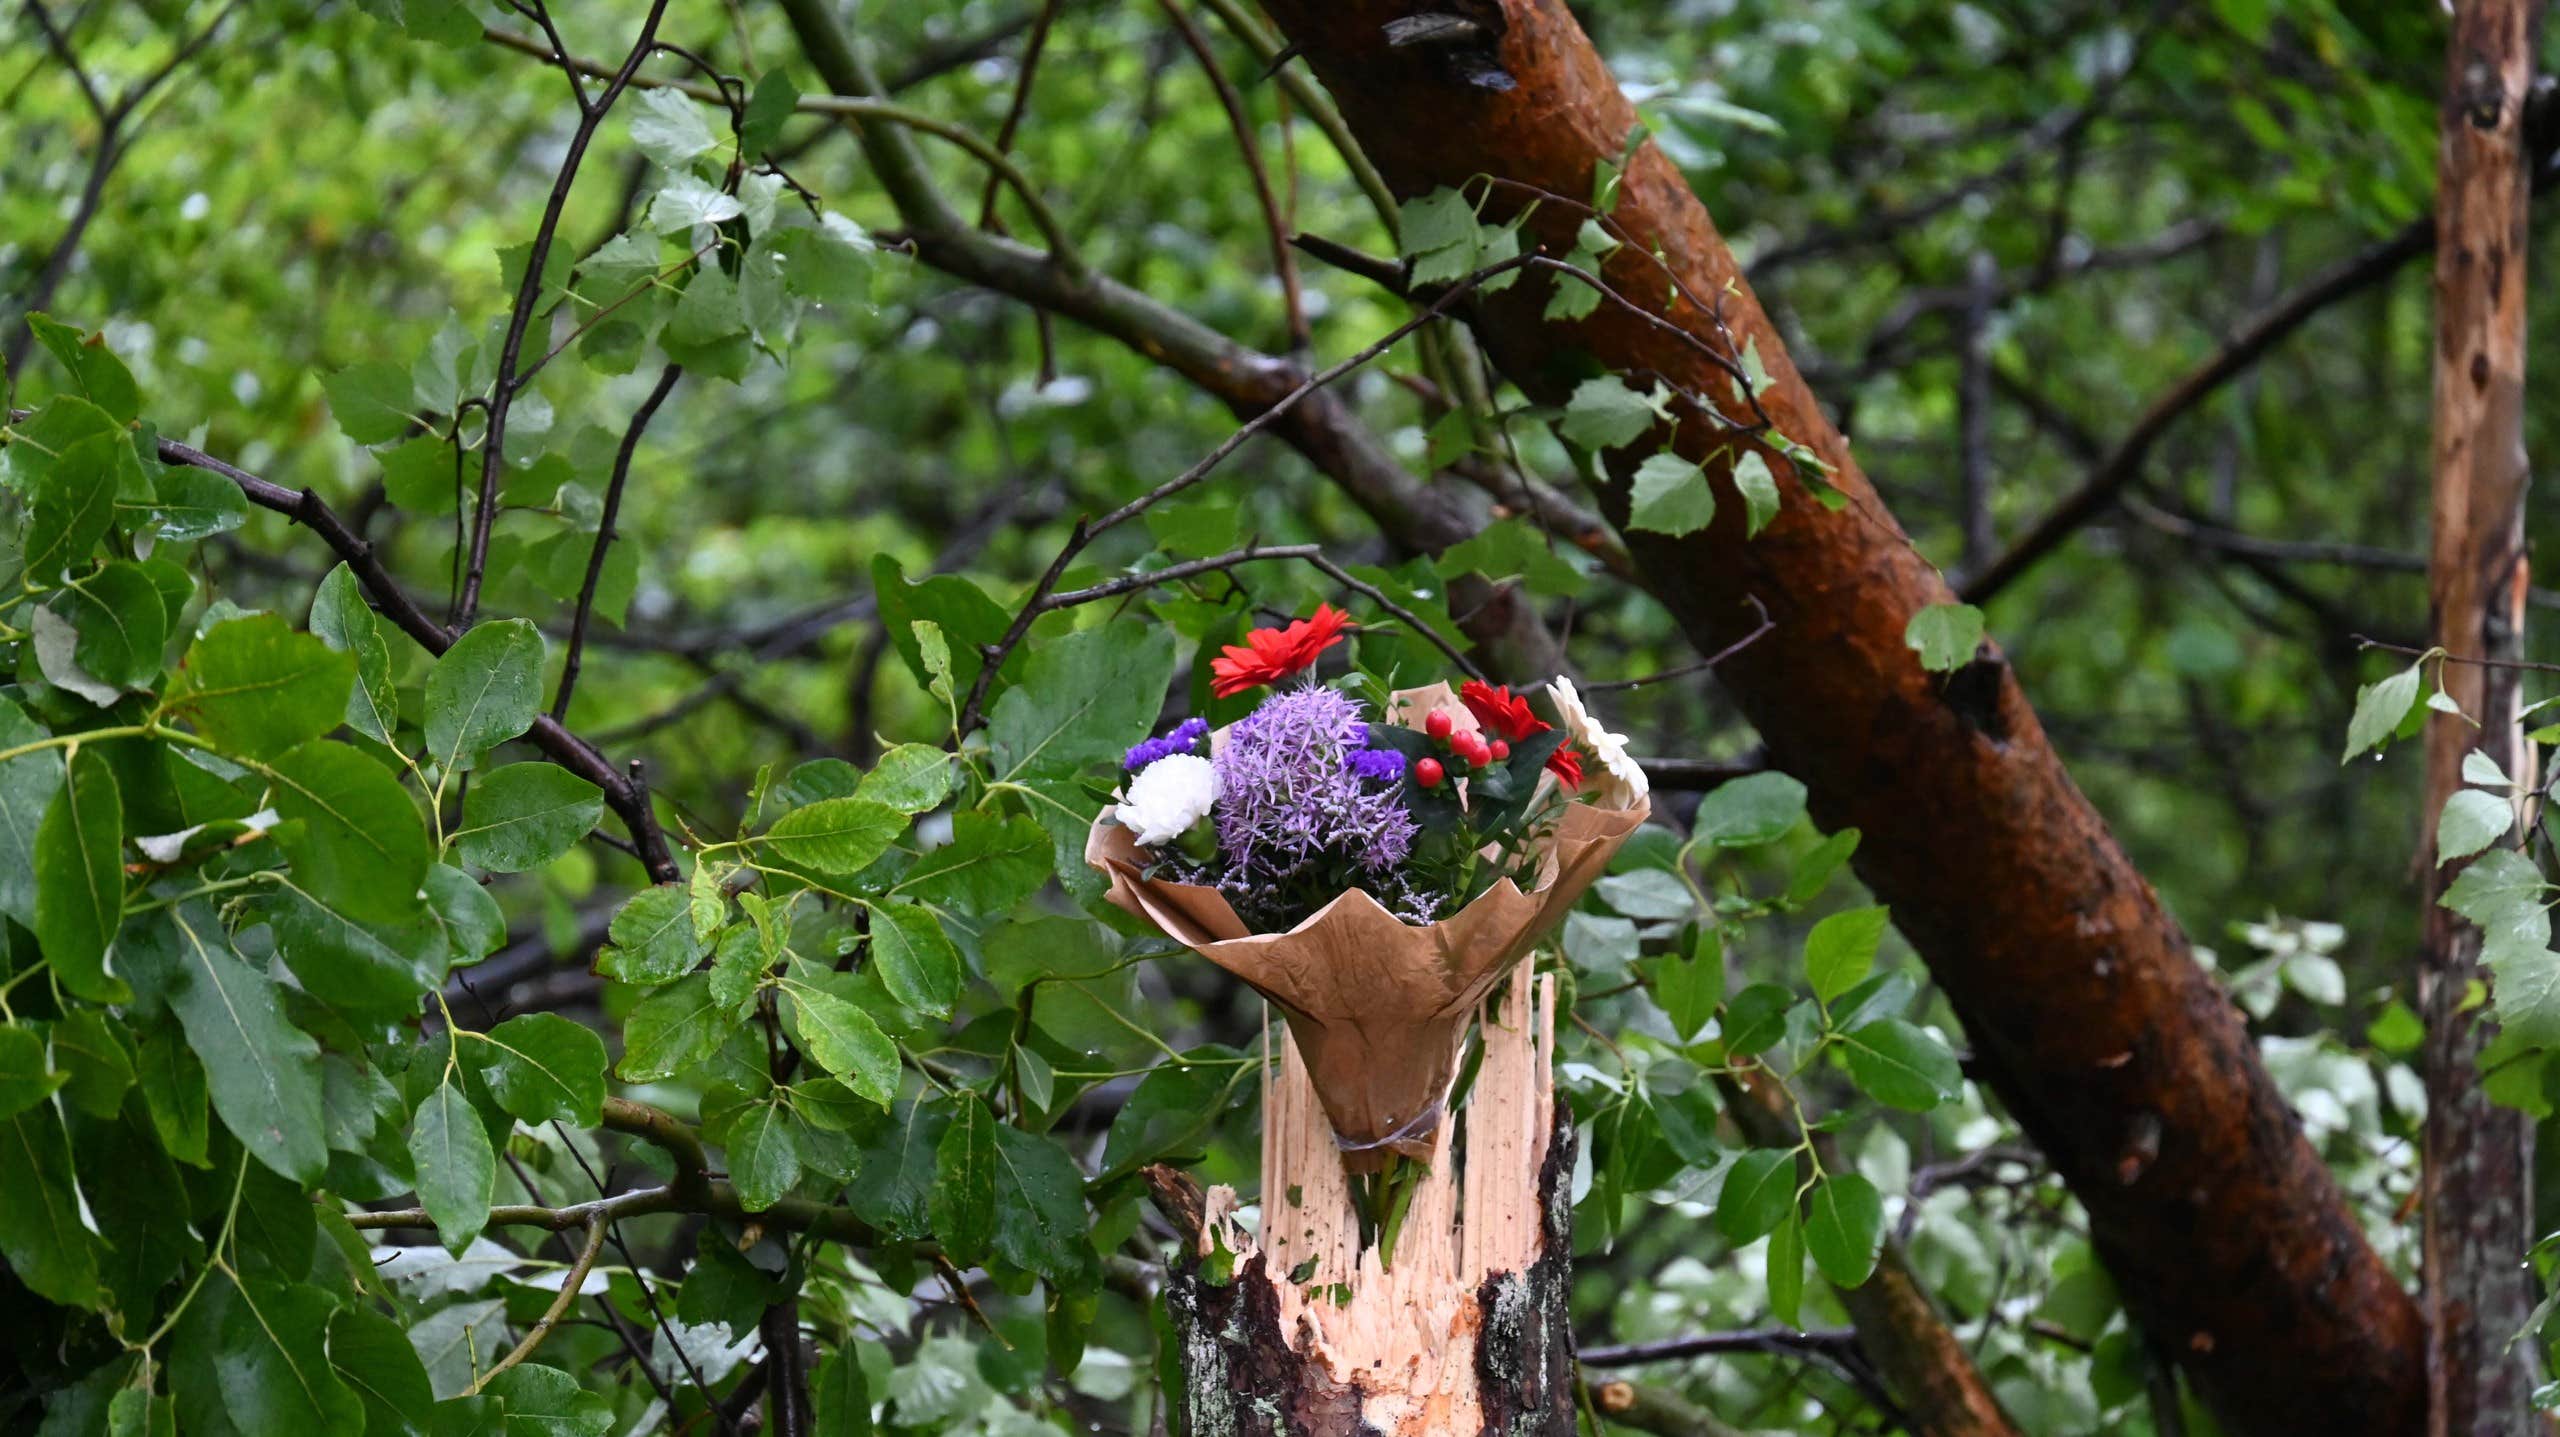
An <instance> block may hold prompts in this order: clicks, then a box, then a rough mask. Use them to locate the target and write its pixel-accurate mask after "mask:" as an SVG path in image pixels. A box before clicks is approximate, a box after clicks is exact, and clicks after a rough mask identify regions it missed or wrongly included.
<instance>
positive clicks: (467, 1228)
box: [409, 1073, 497, 1255]
mask: <svg viewBox="0 0 2560 1437" xmlns="http://www.w3.org/2000/svg"><path fill="white" fill-rule="evenodd" d="M409 1161H410V1164H411V1165H412V1170H413V1171H415V1172H416V1173H417V1175H418V1181H417V1188H418V1203H419V1205H420V1206H422V1207H424V1208H425V1209H426V1210H427V1216H428V1217H430V1218H433V1219H434V1220H435V1225H436V1236H437V1237H439V1238H441V1239H443V1240H444V1245H445V1247H446V1249H447V1250H448V1251H451V1252H453V1253H455V1254H456V1255H459V1254H460V1253H461V1251H462V1250H463V1249H464V1248H466V1247H469V1246H470V1245H471V1240H472V1239H473V1238H475V1237H478V1236H479V1235H480V1230H481V1229H482V1228H483V1227H486V1226H488V1223H489V1194H490V1192H491V1190H492V1188H493V1186H494V1185H495V1183H496V1181H497V1155H496V1154H495V1153H494V1152H493V1151H491V1149H490V1147H489V1130H488V1128H487V1127H486V1126H484V1125H483V1124H482V1123H481V1121H480V1113H479V1111H478V1110H477V1109H475V1108H473V1107H472V1106H471V1099H470V1098H469V1097H467V1096H466V1095H465V1094H464V1093H463V1091H462V1084H461V1083H460V1082H459V1081H458V1080H457V1078H456V1075H454V1074H452V1073H447V1074H445V1077H444V1080H443V1081H442V1082H439V1083H437V1084H436V1086H435V1089H434V1091H432V1092H430V1093H428V1094H427V1096H426V1097H425V1098H424V1099H422V1100H420V1102H419V1103H418V1112H417V1116H416V1117H415V1118H414V1119H413V1120H412V1122H411V1124H410V1128H409Z"/></svg>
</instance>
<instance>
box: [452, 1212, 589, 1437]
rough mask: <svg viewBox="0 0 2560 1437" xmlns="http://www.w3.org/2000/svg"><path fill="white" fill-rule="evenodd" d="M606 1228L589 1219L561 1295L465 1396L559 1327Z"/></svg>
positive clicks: (527, 1354) (573, 1303)
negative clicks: (582, 1245)
mask: <svg viewBox="0 0 2560 1437" xmlns="http://www.w3.org/2000/svg"><path fill="white" fill-rule="evenodd" d="M605 1226H606V1223H605V1220H604V1219H603V1218H602V1217H592V1218H589V1219H588V1220H587V1245H586V1246H585V1247H582V1248H580V1249H578V1260H577V1261H575V1262H573V1263H571V1264H569V1270H568V1272H567V1273H565V1274H563V1275H562V1277H561V1281H560V1295H559V1296H558V1297H555V1298H553V1299H552V1300H551V1306H549V1307H547V1308H545V1309H543V1313H542V1316H540V1317H538V1318H536V1319H534V1324H533V1326H532V1327H531V1328H529V1329H527V1330H526V1332H525V1335H524V1340H523V1341H522V1342H519V1343H517V1344H516V1345H515V1350H514V1351H512V1352H510V1353H508V1354H507V1355H506V1356H504V1357H501V1358H499V1359H498V1360H497V1362H496V1364H494V1365H493V1366H491V1367H490V1369H489V1370H488V1371H486V1372H483V1373H481V1374H480V1376H479V1379H478V1380H477V1381H474V1382H473V1383H472V1384H471V1386H470V1388H469V1390H468V1391H467V1392H465V1393H464V1395H465V1396H470V1397H476V1396H478V1395H479V1394H480V1391H481V1389H482V1388H485V1387H487V1386H488V1385H489V1383H490V1380H491V1379H493V1378H495V1377H496V1376H497V1375H498V1374H500V1373H502V1372H504V1371H506V1370H507V1369H508V1368H510V1367H513V1366H515V1365H516V1364H517V1363H519V1362H522V1361H524V1360H525V1359H526V1358H528V1357H531V1356H532V1355H533V1352H534V1349H535V1348H537V1347H540V1346H541V1345H542V1341H543V1339H544V1338H547V1337H549V1336H550V1335H551V1329H552V1328H554V1327H557V1326H559V1324H560V1319H561V1317H562V1316H564V1315H565V1314H566V1313H567V1312H568V1311H569V1309H570V1308H572V1307H574V1306H576V1305H577V1302H578V1289H579V1288H582V1287H584V1286H586V1285H587V1272H588V1270H589V1269H591V1268H593V1267H594V1266H595V1265H596V1254H597V1253H600V1252H602V1251H604V1230H605Z"/></svg>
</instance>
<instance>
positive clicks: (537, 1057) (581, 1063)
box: [481, 1013, 605, 1128]
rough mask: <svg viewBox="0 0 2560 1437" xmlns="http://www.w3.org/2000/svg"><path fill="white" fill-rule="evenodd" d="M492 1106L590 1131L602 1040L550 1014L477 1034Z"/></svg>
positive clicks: (598, 1099) (600, 1087)
mask: <svg viewBox="0 0 2560 1437" xmlns="http://www.w3.org/2000/svg"><path fill="white" fill-rule="evenodd" d="M481 1041H482V1043H483V1045H484V1046H486V1048H487V1049H488V1051H489V1058H488V1064H487V1066H486V1067H484V1068H483V1069H482V1070H481V1077H482V1079H483V1080H484V1081H485V1082H487V1083H488V1085H489V1094H490V1096H492V1097H494V1098H496V1099H497V1100H498V1106H499V1107H502V1108H504V1109H506V1110H507V1111H508V1112H510V1113H512V1114H514V1115H515V1116H517V1117H519V1118H522V1119H523V1120H524V1121H526V1122H528V1123H545V1122H552V1121H555V1120H556V1121H559V1122H567V1123H576V1124H578V1125H579V1126H580V1127H588V1128H591V1127H594V1126H595V1125H596V1121H597V1115H598V1114H599V1113H600V1112H601V1111H602V1110H603V1107H604V1069H605V1056H604V1040H603V1039H602V1038H599V1037H597V1036H596V1034H595V1030H594V1029H592V1028H589V1027H586V1026H585V1025H584V1024H580V1023H572V1022H570V1021H569V1020H568V1019H566V1018H563V1017H561V1016H560V1015H558V1014H556V1013H526V1014H523V1015H521V1016H519V1017H514V1018H509V1019H508V1020H507V1021H505V1022H503V1023H500V1024H499V1025H498V1026H496V1027H494V1028H492V1029H490V1030H489V1031H488V1032H486V1033H484V1034H482V1035H481Z"/></svg>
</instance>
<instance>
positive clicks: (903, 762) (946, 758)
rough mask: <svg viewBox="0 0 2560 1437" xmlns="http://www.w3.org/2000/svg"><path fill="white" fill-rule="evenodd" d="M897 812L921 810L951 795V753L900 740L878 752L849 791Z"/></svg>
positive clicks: (929, 745) (939, 803) (921, 811)
mask: <svg viewBox="0 0 2560 1437" xmlns="http://www.w3.org/2000/svg"><path fill="white" fill-rule="evenodd" d="M853 796H854V797H856V798H862V799H869V800H870V801H871V802H873V803H876V804H879V805H881V806H882V807H885V808H894V809H896V810H897V811H898V812H900V813H923V812H924V811H926V810H927V809H931V808H936V807H939V806H940V805H941V803H942V801H943V800H944V799H946V798H948V797H950V796H951V755H950V754H948V753H945V752H943V751H942V750H941V749H938V748H935V747H934V746H933V745H931V744H922V743H902V744H900V745H898V746H897V747H896V748H893V749H891V750H889V751H888V752H887V753H884V754H882V755H880V761H879V762H878V763H876V764H873V765H872V766H871V771H870V772H869V773H866V774H864V775H863V776H862V785H861V786H860V787H859V788H856V789H855V790H854V791H853Z"/></svg>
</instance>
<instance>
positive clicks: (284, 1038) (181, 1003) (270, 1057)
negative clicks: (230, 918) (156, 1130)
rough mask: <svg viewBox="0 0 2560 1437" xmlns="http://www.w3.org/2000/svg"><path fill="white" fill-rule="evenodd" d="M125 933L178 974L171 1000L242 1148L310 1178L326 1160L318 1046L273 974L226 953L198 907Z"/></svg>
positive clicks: (287, 1172) (288, 1173)
mask: <svg viewBox="0 0 2560 1437" xmlns="http://www.w3.org/2000/svg"><path fill="white" fill-rule="evenodd" d="M126 936H127V940H128V941H132V940H134V939H135V938H136V937H144V938H147V939H148V940H149V941H151V942H152V943H154V944H155V945H158V946H160V947H162V948H164V949H165V950H166V951H167V953H168V955H169V957H170V959H171V960H172V962H173V964H174V966H175V967H176V969H177V971H178V973H179V975H180V977H179V981H178V983H177V985H176V991H175V993H174V994H172V995H171V997H170V1000H169V1006H170V1008H171V1009H172V1010H173V1011H175V1012H176V1013H177V1015H178V1025H179V1026H180V1027H181V1028H183V1029H185V1030H186V1034H187V1044H188V1046H190V1047H192V1048H194V1049H195V1051H196V1055H197V1057H198V1058H200V1059H202V1061H203V1063H204V1069H205V1080H206V1086H207V1089H208V1090H209V1092H210V1093H211V1096H212V1099H213V1111H214V1112H215V1113H216V1114H217V1115H219V1116H220V1117H221V1119H222V1124H223V1126H224V1127H227V1128H229V1129H230V1130H231V1133H232V1136H234V1137H236V1138H238V1139H239V1140H240V1143H241V1146H243V1147H245V1148H247V1149H248V1150H249V1151H250V1153H252V1154H253V1155H255V1156H256V1157H257V1159H258V1161H260V1162H262V1163H265V1164H266V1165H267V1166H268V1167H270V1168H273V1169H274V1170H275V1171H276V1172H278V1173H280V1174H282V1175H284V1176H285V1177H288V1178H291V1179H292V1180H293V1181H295V1182H298V1183H302V1184H305V1185H309V1184H312V1183H316V1182H318V1181H319V1178H320V1170H321V1169H322V1167H323V1166H325V1165H326V1164H327V1162H328V1157H329V1155H328V1150H327V1148H326V1147H325V1146H324V1145H323V1142H322V1134H323V1132H324V1131H325V1124H324V1121H323V1115H322V1109H321V1103H320V1062H319V1059H320V1045H319V1044H317V1043H315V1042H313V1041H311V1039H310V1037H309V1036H307V1035H306V1034H304V1033H303V1032H302V1030H301V1029H299V1028H296V1027H294V1026H293V1025H292V1024H291V1023H289V1022H287V1021H285V1016H284V1003H283V1000H282V997H281V995H280V994H279V993H278V992H277V989H276V985H275V984H274V982H273V981H271V980H270V979H268V977H267V976H266V975H265V974H263V973H260V972H257V971H255V970H253V969H252V968H250V967H249V965H248V964H246V963H243V962H241V961H240V960H239V959H238V958H235V957H233V956H232V954H231V951H230V948H229V945H228V944H227V943H225V942H224V941H223V939H222V936H221V931H220V930H219V929H218V928H216V927H214V925H213V920H212V917H211V915H210V914H209V913H207V912H206V911H204V909H203V908H202V907H201V905H196V904H184V905H180V906H179V907H177V908H174V909H170V910H167V916H166V917H164V918H158V919H155V920H152V921H151V922H150V923H149V924H148V926H146V927H144V928H142V929H139V930H128V932H127V935H126Z"/></svg>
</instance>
